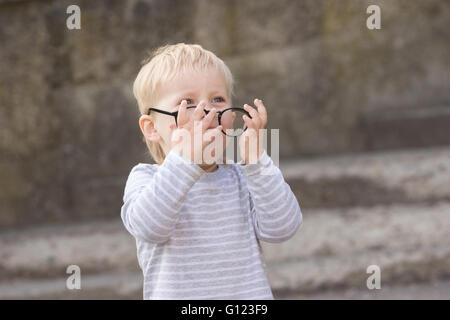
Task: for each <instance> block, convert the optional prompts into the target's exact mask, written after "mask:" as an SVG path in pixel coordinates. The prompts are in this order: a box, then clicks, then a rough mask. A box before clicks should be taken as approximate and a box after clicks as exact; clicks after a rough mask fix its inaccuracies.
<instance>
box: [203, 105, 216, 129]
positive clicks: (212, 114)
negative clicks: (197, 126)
mask: <svg viewBox="0 0 450 320" xmlns="http://www.w3.org/2000/svg"><path fill="white" fill-rule="evenodd" d="M216 113H217V109H216V108H212V109H211V110H209V112H208V114H207V115H206V117H204V118H203V120H202V129H203V132H205V131H206V129H208V128H209V126H210V125H211V123H212V121H213V119H214V117H215V116H216Z"/></svg>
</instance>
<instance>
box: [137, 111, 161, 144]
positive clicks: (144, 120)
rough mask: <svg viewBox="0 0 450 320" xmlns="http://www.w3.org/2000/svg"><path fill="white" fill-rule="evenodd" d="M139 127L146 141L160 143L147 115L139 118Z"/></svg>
mask: <svg viewBox="0 0 450 320" xmlns="http://www.w3.org/2000/svg"><path fill="white" fill-rule="evenodd" d="M139 127H140V128H141V131H142V134H143V135H144V136H145V138H146V139H148V140H150V141H152V142H160V140H161V136H160V135H159V133H158V131H157V130H156V128H155V124H154V123H153V120H152V119H151V118H150V116H148V115H142V116H141V117H140V118H139Z"/></svg>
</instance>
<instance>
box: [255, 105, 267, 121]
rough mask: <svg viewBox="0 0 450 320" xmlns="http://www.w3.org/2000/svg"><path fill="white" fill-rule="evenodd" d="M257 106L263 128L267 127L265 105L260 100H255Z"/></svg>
mask: <svg viewBox="0 0 450 320" xmlns="http://www.w3.org/2000/svg"><path fill="white" fill-rule="evenodd" d="M254 104H255V106H256V107H257V108H258V113H259V117H260V118H261V121H262V127H263V128H264V127H265V126H266V125H267V110H266V107H265V106H264V103H263V102H262V100H260V99H255V101H254Z"/></svg>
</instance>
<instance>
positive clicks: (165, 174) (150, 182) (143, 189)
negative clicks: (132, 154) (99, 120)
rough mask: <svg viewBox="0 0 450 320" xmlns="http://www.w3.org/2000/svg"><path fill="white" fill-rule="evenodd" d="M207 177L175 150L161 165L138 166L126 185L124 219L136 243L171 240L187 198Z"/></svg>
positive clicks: (122, 216) (132, 171)
mask: <svg viewBox="0 0 450 320" xmlns="http://www.w3.org/2000/svg"><path fill="white" fill-rule="evenodd" d="M203 173H204V171H203V169H202V168H200V167H199V166H198V165H197V164H195V163H194V162H192V161H191V160H190V159H187V158H186V157H184V156H183V155H182V154H181V153H179V152H178V151H176V150H171V151H170V152H169V153H168V154H167V156H166V158H165V160H164V162H163V163H162V164H161V165H159V166H156V165H149V164H138V165H136V166H135V167H134V168H133V169H132V170H131V172H130V175H129V176H128V180H127V182H126V185H125V191H124V197H123V205H122V208H121V218H122V221H123V223H124V225H125V228H126V229H127V230H128V231H129V232H130V233H131V234H132V235H133V236H134V237H135V238H137V239H141V240H144V241H148V242H151V243H163V242H165V241H167V240H169V238H170V236H171V234H172V232H173V230H174V229H175V225H176V222H177V220H178V218H179V211H180V208H181V206H182V204H183V202H184V200H185V197H186V194H187V193H188V191H189V190H190V188H191V187H192V186H193V185H194V184H195V182H196V181H197V180H198V179H199V178H200V177H201V175H202V174H203Z"/></svg>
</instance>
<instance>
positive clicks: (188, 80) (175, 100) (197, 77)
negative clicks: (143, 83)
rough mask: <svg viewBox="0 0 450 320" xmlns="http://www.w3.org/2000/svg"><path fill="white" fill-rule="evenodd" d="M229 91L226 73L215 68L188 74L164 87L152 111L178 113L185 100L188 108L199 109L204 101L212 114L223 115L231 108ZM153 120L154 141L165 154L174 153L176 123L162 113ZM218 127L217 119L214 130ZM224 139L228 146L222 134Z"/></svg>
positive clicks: (178, 76)
mask: <svg viewBox="0 0 450 320" xmlns="http://www.w3.org/2000/svg"><path fill="white" fill-rule="evenodd" d="M227 89H228V88H227V85H226V81H225V77H224V75H223V73H222V72H220V71H219V70H217V69H215V68H208V69H205V70H201V71H196V72H185V73H182V74H179V75H177V76H176V77H175V78H174V79H173V80H172V81H168V82H167V83H164V84H163V85H161V87H160V88H159V90H158V98H157V101H156V104H155V105H154V106H152V107H155V108H158V109H162V110H166V111H169V112H174V111H177V110H178V108H179V105H180V104H181V101H183V100H186V102H187V104H188V106H194V105H198V104H199V103H200V102H201V101H204V102H205V103H206V105H205V109H206V110H211V109H212V108H213V107H214V108H216V109H217V111H220V110H223V109H225V108H228V107H230V106H231V101H230V98H229V94H228V90H227ZM151 117H152V119H153V126H154V131H155V132H154V133H156V134H154V135H153V139H151V140H152V141H153V142H158V143H160V144H161V146H162V148H163V150H164V152H165V153H166V154H168V152H169V151H170V149H172V145H171V136H172V132H173V129H171V128H170V125H171V124H174V123H175V119H174V117H173V116H169V115H165V114H162V113H158V112H152V113H151ZM223 120H225V119H223ZM223 120H222V121H223ZM218 125H219V123H218V119H217V115H216V117H215V118H214V120H213V122H212V124H211V126H210V128H215V127H217V126H218ZM222 138H223V146H225V144H226V136H225V135H224V134H222Z"/></svg>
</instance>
